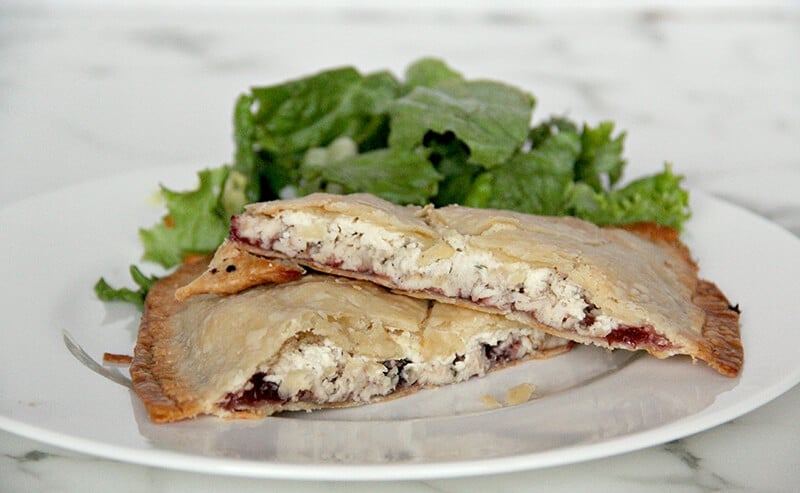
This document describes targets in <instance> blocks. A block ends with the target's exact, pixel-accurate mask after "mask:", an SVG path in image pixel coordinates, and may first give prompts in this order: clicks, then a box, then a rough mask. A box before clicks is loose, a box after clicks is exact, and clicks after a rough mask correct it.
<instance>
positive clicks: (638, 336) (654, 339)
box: [606, 325, 671, 349]
mask: <svg viewBox="0 0 800 493" xmlns="http://www.w3.org/2000/svg"><path fill="white" fill-rule="evenodd" d="M606 342H608V344H610V345H615V344H621V345H624V346H628V347H631V348H634V349H636V348H640V347H659V348H666V347H669V346H670V345H671V344H670V342H669V340H668V339H667V338H665V337H664V336H662V335H659V334H656V333H655V332H653V331H652V330H648V329H647V328H645V327H630V326H628V325H620V326H619V327H618V328H616V329H614V330H612V331H611V332H610V333H609V334H608V335H607V336H606Z"/></svg>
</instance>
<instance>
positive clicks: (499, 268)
mask: <svg viewBox="0 0 800 493" xmlns="http://www.w3.org/2000/svg"><path fill="white" fill-rule="evenodd" d="M231 237H232V238H233V239H234V240H236V241H239V242H242V243H245V244H249V245H251V246H254V247H256V248H258V249H261V250H263V251H266V252H276V253H279V254H281V255H284V256H286V257H288V258H292V259H295V260H298V261H301V262H302V261H311V262H314V263H316V264H319V265H324V266H327V267H331V268H335V269H341V270H345V271H350V272H355V273H361V274H367V275H371V276H377V277H379V278H382V279H384V280H386V281H387V282H388V283H389V284H390V285H391V286H393V287H397V288H398V289H402V290H407V291H419V292H428V293H431V294H436V295H441V296H444V297H448V298H452V299H463V300H468V301H471V302H473V303H477V304H480V305H483V306H487V307H492V308H496V309H499V310H500V311H502V312H512V311H513V312H522V313H527V314H528V315H530V316H531V317H532V318H533V319H535V320H537V321H538V322H540V323H542V324H544V325H546V326H549V327H554V328H557V329H559V330H562V331H568V332H571V333H574V334H577V335H578V336H581V337H582V338H585V339H589V340H592V341H594V342H595V343H598V344H600V345H604V346H613V347H625V348H629V349H638V348H657V349H659V350H662V351H663V350H672V349H677V348H675V347H674V345H673V344H672V343H670V341H668V340H667V339H666V338H665V337H663V336H662V335H660V334H658V333H656V332H655V331H654V330H653V329H652V327H631V326H629V325H625V324H622V323H619V321H617V320H614V319H613V318H612V317H609V316H607V315H604V314H603V313H602V312H601V310H600V309H599V308H598V307H597V306H595V305H594V304H593V303H592V302H591V300H590V299H589V296H588V293H586V292H585V290H583V289H582V288H581V287H580V286H578V285H576V284H574V283H572V282H570V281H569V280H568V279H567V276H566V275H565V274H563V273H559V272H558V271H557V270H556V269H550V268H536V269H531V268H530V267H529V266H528V265H526V264H524V263H521V262H500V261H498V260H497V259H495V258H494V257H493V256H492V254H490V253H488V252H485V251H476V250H475V249H474V248H470V246H469V244H468V242H467V241H466V238H465V237H464V236H462V235H459V234H457V233H452V234H450V235H449V236H448V237H446V238H444V241H445V242H444V243H437V244H436V246H434V247H431V248H428V249H424V248H423V246H422V245H420V244H419V243H418V242H416V241H415V240H414V239H413V238H411V237H408V236H406V235H404V234H402V233H398V232H394V231H389V230H387V229H385V228H382V227H380V226H377V225H375V224H371V223H369V222H367V221H359V220H358V218H357V217H355V218H354V217H347V216H334V217H327V218H324V217H320V216H318V215H314V214H310V213H307V212H303V211H294V210H286V211H281V212H280V213H278V214H276V215H275V216H271V217H265V216H258V217H253V216H247V215H243V216H236V217H234V218H233V221H232V223H231Z"/></svg>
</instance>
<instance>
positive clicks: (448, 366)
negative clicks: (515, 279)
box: [220, 328, 563, 411]
mask: <svg viewBox="0 0 800 493" xmlns="http://www.w3.org/2000/svg"><path fill="white" fill-rule="evenodd" d="M301 339H305V340H299V339H298V340H295V341H294V342H293V343H289V347H288V348H285V349H286V350H284V351H281V353H280V354H279V356H278V358H277V360H276V361H274V362H272V363H271V364H269V365H266V366H265V367H263V368H259V370H258V371H257V372H256V373H255V374H254V375H253V376H252V377H250V379H249V380H248V381H247V383H246V384H245V385H244V388H242V389H241V390H239V391H238V392H231V393H228V394H227V395H226V396H225V397H224V399H223V400H222V402H221V403H220V406H221V407H222V408H224V409H227V410H228V411H245V410H248V409H255V408H258V407H260V406H263V405H274V406H278V407H279V408H280V407H282V406H285V405H286V404H289V403H294V402H309V403H313V404H332V403H367V402H370V401H372V400H374V399H376V398H380V397H384V396H389V395H391V394H393V393H395V392H398V391H402V390H406V389H409V388H412V387H425V386H438V385H447V384H450V383H456V382H461V381H464V380H467V379H469V378H472V377H479V376H483V375H485V374H486V373H487V372H489V371H491V370H492V369H494V368H496V367H499V366H503V365H506V364H509V363H513V362H515V361H519V360H522V359H526V358H530V357H534V356H536V355H537V354H539V353H540V352H541V350H542V349H544V348H545V347H544V346H545V345H546V343H545V342H544V341H546V338H545V336H544V335H543V334H541V333H534V332H532V331H530V330H527V329H525V328H520V329H514V330H502V331H498V332H496V333H483V334H480V335H478V336H476V337H474V338H472V339H471V340H470V341H469V343H468V344H467V345H466V347H465V351H464V353H463V354H460V353H459V354H453V355H451V356H450V357H446V358H441V359H436V360H433V361H423V359H422V358H421V357H418V356H411V357H408V358H400V359H389V360H380V361H379V360H374V359H369V358H367V357H364V356H358V355H354V354H351V353H348V352H346V351H344V350H342V348H340V347H337V346H335V345H334V344H333V343H332V342H331V341H330V340H328V339H323V338H318V337H313V336H312V337H308V338H301ZM560 344H563V343H560Z"/></svg>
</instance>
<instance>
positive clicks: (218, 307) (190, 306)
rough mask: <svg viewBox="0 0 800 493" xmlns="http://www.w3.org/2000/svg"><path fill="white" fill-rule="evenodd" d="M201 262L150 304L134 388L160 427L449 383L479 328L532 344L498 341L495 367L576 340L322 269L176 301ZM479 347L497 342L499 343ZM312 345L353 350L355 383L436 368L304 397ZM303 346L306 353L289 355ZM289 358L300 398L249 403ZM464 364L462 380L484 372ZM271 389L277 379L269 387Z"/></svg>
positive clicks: (167, 282) (154, 294)
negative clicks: (408, 368)
mask: <svg viewBox="0 0 800 493" xmlns="http://www.w3.org/2000/svg"><path fill="white" fill-rule="evenodd" d="M204 268H205V264H204V262H196V263H193V264H186V265H184V266H182V267H181V268H179V269H178V270H177V271H176V272H175V273H174V274H172V275H170V276H167V277H165V278H163V279H161V280H160V281H158V282H157V283H156V284H155V285H154V286H153V287H152V289H151V290H150V293H149V294H148V297H147V300H146V303H145V310H144V313H143V316H142V324H141V327H140V330H139V337H138V341H137V344H136V348H135V351H134V358H133V362H132V364H131V369H130V372H131V376H132V380H133V387H134V391H135V392H136V393H137V394H138V395H139V396H140V398H141V399H142V401H143V403H144V404H145V407H146V408H147V411H148V413H149V415H150V418H151V420H152V421H154V422H157V423H163V422H171V421H176V420H181V419H186V418H192V417H195V416H199V415H208V414H211V415H217V416H221V417H226V418H255V417H263V416H268V415H270V414H273V413H275V412H281V411H291V410H303V409H305V410H310V409H318V408H328V407H344V406H353V405H361V404H365V403H367V402H376V401H380V400H386V399H392V398H396V397H399V396H402V395H406V394H407V393H409V392H413V391H415V390H416V389H418V388H422V387H425V386H435V385H439V384H443V383H449V382H448V381H447V380H448V379H452V377H453V374H452V373H451V371H452V367H451V361H452V360H453V357H454V354H453V353H454V352H456V353H459V352H464V351H465V350H464V347H465V345H467V344H469V343H472V344H473V345H475V344H477V343H475V341H479V342H480V341H484V339H481V337H484V335H485V333H488V334H490V336H495V337H496V338H498V337H505V336H508V335H509V334H511V333H512V332H514V331H516V332H515V333H522V337H521V339H524V341H523V342H525V344H534V345H535V346H536V347H533V348H532V349H531V350H530V351H529V352H527V353H522V352H520V353H518V354H521V355H524V357H519V358H514V357H513V356H514V355H515V351H516V350H517V349H516V347H515V346H513V344H509V345H508V346H504V347H501V348H500V349H498V351H501V350H502V351H505V352H502V351H501V352H502V354H500V353H499V355H498V361H496V364H495V365H494V366H493V367H492V368H491V369H497V368H500V367H503V366H506V365H508V364H513V363H516V362H518V360H522V359H531V358H543V357H550V356H555V355H557V354H560V353H563V352H565V351H567V350H569V348H570V347H571V343H570V342H569V341H566V340H563V339H559V338H556V337H553V336H550V335H547V334H545V333H543V332H539V331H533V330H530V329H529V328H527V327H525V326H523V325H521V324H517V323H514V322H511V321H509V320H507V319H505V318H503V317H500V316H496V315H488V314H485V313H481V312H474V311H471V310H464V309H456V308H454V307H451V306H446V305H438V304H435V303H431V302H428V301H426V300H419V299H414V298H409V297H405V296H402V295H397V294H392V293H389V292H388V291H386V290H385V289H383V288H381V287H378V286H376V285H374V284H372V283H368V282H361V281H353V280H349V279H337V278H332V277H329V276H321V275H308V276H305V277H303V278H301V279H298V280H295V281H291V282H287V283H282V284H274V285H260V286H255V287H253V288H251V289H248V290H246V291H243V292H241V293H239V294H235V295H231V296H220V295H215V294H203V295H196V296H192V297H191V298H188V299H186V300H184V301H179V300H177V299H176V298H175V291H176V290H177V289H178V288H179V287H180V286H182V285H185V284H186V283H188V282H189V281H190V280H191V279H193V278H194V277H196V276H198V275H199V274H201V273H202V272H203V270H204ZM498 334H499V335H498ZM504 334H505V336H504ZM323 342H324V344H323ZM512 342H513V341H512ZM486 344H487V347H489V348H490V349H492V348H494V347H495V346H491V344H497V340H495V339H490V340H487V342H486ZM317 348H323V349H330V348H334V349H335V350H336V351H341V353H342V354H344V355H351V356H354V357H352V358H350V359H347V358H344V359H342V360H341V361H340V363H339V365H340V366H342V365H344V366H345V367H346V366H347V365H351V364H352V365H354V366H353V368H354V370H353V371H352V372H351V373H350V374H346V373H343V375H344V376H347V375H349V376H350V377H352V378H356V379H357V378H360V376H361V375H362V374H367V373H369V372H372V373H373V374H375V373H376V369H377V374H378V375H377V376H378V380H380V379H381V378H383V377H382V375H381V373H383V375H385V374H386V373H387V372H390V371H392V368H393V367H394V365H395V364H397V365H406V364H408V363H415V364H419V365H422V364H423V363H425V364H428V363H430V362H433V363H434V366H435V364H438V363H436V362H442V363H441V364H440V365H439V367H437V368H440V370H442V371H440V372H439V373H429V374H425V375H423V374H424V373H425V372H426V371H429V369H430V368H431V367H432V366H427V367H426V366H420V367H419V368H420V370H419V373H420V375H416V374H415V375H414V378H415V380H414V381H413V382H411V383H409V385H408V386H400V385H398V383H397V378H395V382H394V383H393V384H391V385H388V387H386V389H384V391H383V394H380V395H367V396H366V397H364V398H356V397H352V398H351V397H348V396H345V398H337V399H336V400H331V401H329V402H326V401H324V400H319V399H317V400H304V399H303V398H301V397H302V396H303V395H305V394H304V392H305V393H313V391H314V388H309V387H307V386H306V387H304V386H303V385H305V383H307V382H305V380H304V379H307V378H308V376H307V375H306V374H304V373H302V371H300V370H302V367H303V366H304V365H312V366H313V365H315V364H317V363H315V362H314V361H315V360H314V356H313V353H314V351H315V350H316V349H317ZM298 349H299V351H298ZM303 350H305V351H306V353H304V354H305V355H304V356H303V358H305V359H304V360H300V361H299V362H298V361H297V360H292V358H293V357H297V355H298V354H303ZM470 351H472V352H473V353H477V354H479V355H482V354H483V351H484V348H483V347H482V346H479V345H478V346H475V347H472V349H470ZM506 356H509V358H508V361H506V360H505V359H506ZM326 357H327V356H326ZM466 359H467V360H469V357H468V358H466ZM323 360H324V358H323ZM287 362H288V363H287ZM286 364H289V365H290V367H289V370H288V371H284V374H283V377H282V381H281V384H280V391H281V392H283V391H284V387H285V388H286V389H289V390H287V392H289V395H290V396H294V397H298V396H300V398H296V399H289V398H283V397H282V398H281V399H277V400H276V399H273V400H269V399H267V400H262V401H260V402H250V401H248V399H251V400H254V401H258V399H259V396H258V395H254V396H250V394H248V391H247V389H248V388H251V386H252V381H253V379H254V378H255V377H257V376H259V375H262V374H264V373H265V372H266V373H269V372H270V371H278V370H276V368H283V369H284V370H286V368H285V365H286ZM281 365H284V366H283V367H282V366H281ZM291 365H294V366H291ZM361 368H363V371H362V370H361ZM426 368H427V369H426ZM294 370H297V371H299V372H300V373H297V372H296V371H294ZM467 370H469V369H465V373H464V376H465V378H467V377H469V376H472V375H473V374H480V372H478V373H476V372H472V373H468V372H466V371H467ZM394 371H396V372H397V373H399V372H400V369H396V370H394ZM365 372H366V373H365ZM344 376H343V377H342V379H343V380H344V379H345V378H344ZM423 377H424V378H423ZM404 378H405V377H404ZM407 378H409V379H410V378H412V377H411V376H408V377H407ZM298 379H299V380H298ZM437 379H438V380H437ZM256 380H257V379H256ZM298 381H299V382H300V383H298ZM328 381H329V380H328ZM323 383H325V382H323ZM383 384H385V382H383ZM392 385H396V387H392ZM278 390H279V389H278V386H277V385H276V386H275V388H274V389H270V391H274V392H278ZM272 397H273V398H274V397H275V395H272ZM340 397H341V396H340Z"/></svg>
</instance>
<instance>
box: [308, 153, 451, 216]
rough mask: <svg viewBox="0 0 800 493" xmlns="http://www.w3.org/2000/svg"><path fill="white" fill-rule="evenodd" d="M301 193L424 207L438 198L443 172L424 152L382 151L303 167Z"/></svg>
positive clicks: (317, 162) (309, 163) (310, 162)
mask: <svg viewBox="0 0 800 493" xmlns="http://www.w3.org/2000/svg"><path fill="white" fill-rule="evenodd" d="M301 174H302V176H303V180H302V182H301V185H300V189H299V192H300V193H301V194H308V193H312V192H320V191H328V192H331V191H333V192H335V193H345V194H346V193H354V192H366V193H371V194H373V195H377V196H378V197H381V198H384V199H386V200H388V201H390V202H395V203H401V204H418V205H423V204H426V203H428V202H429V201H430V199H431V197H433V196H434V195H436V192H437V186H438V182H439V180H440V179H441V176H440V175H439V173H437V172H436V170H435V169H434V168H433V165H432V164H431V163H430V161H428V159H427V158H426V156H425V154H424V153H422V152H421V151H408V150H403V149H378V150H374V151H368V152H365V153H361V154H357V155H355V156H352V157H346V158H344V159H339V160H334V161H333V162H326V161H324V160H311V161H307V162H305V163H304V164H303V165H302V167H301Z"/></svg>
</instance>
